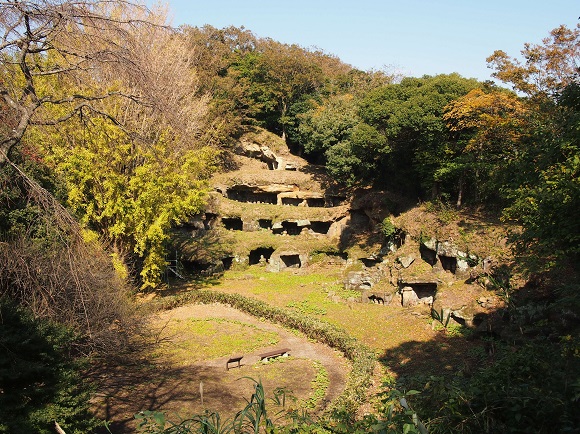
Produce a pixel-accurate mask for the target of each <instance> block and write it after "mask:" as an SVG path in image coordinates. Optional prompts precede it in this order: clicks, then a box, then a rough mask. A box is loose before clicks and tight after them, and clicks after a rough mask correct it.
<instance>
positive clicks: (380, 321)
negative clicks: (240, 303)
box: [214, 266, 435, 354]
mask: <svg viewBox="0 0 580 434" xmlns="http://www.w3.org/2000/svg"><path fill="white" fill-rule="evenodd" d="M340 275H341V274H340V272H337V271H336V270H332V269H328V270H326V269H324V268H317V269H316V270H311V271H309V273H308V274H304V273H293V272H292V271H288V270H287V271H283V272H280V273H270V272H267V271H265V270H264V268H263V267H257V266H252V267H248V268H247V269H246V270H243V271H228V272H227V273H226V274H225V276H224V279H223V280H221V281H220V283H219V284H218V285H217V286H215V287H214V289H215V290H218V291H222V292H226V293H231V294H240V295H243V296H246V297H253V298H256V299H258V300H261V301H264V302H266V303H268V304H270V305H272V306H276V307H289V308H291V309H294V310H297V311H298V312H301V313H305V314H308V315H311V316H314V317H316V318H319V319H323V320H325V321H327V322H329V323H331V324H334V325H336V326H339V327H342V328H344V329H345V330H346V331H347V332H348V333H349V334H351V335H352V336H353V337H355V338H357V339H359V340H360V341H361V342H363V343H365V344H366V345H368V346H370V347H371V348H373V349H374V350H376V351H377V353H379V354H382V353H383V352H385V351H388V350H390V349H392V348H395V347H397V346H399V345H401V344H402V343H404V342H407V341H411V340H413V341H427V340H429V339H432V338H433V336H434V334H435V332H434V331H433V330H432V327H431V319H430V315H429V311H428V309H426V308H425V307H419V306H418V307H416V308H402V307H401V306H400V305H398V303H396V302H395V303H394V304H392V305H386V306H384V305H377V304H370V303H364V304H363V303H348V302H346V299H347V298H348V297H351V296H353V295H354V293H353V291H346V290H344V287H343V285H342V280H341V279H340ZM329 292H332V293H334V294H337V295H339V296H340V297H341V298H342V301H341V302H335V301H333V300H331V299H330V298H329V297H328V294H329Z"/></svg>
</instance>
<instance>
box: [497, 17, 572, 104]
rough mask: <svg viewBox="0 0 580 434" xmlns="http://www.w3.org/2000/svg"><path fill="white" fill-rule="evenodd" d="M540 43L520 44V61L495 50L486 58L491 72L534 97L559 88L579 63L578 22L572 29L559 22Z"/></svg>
mask: <svg viewBox="0 0 580 434" xmlns="http://www.w3.org/2000/svg"><path fill="white" fill-rule="evenodd" d="M542 43H543V45H533V44H529V43H526V44H525V45H524V49H523V50H522V52H521V53H522V55H523V57H524V59H525V63H524V64H522V63H521V62H520V61H518V60H517V59H514V58H510V57H509V56H508V55H507V54H506V53H505V52H504V51H501V50H498V51H495V52H494V53H493V54H492V55H491V56H490V57H488V58H487V62H488V64H489V67H491V68H493V69H495V72H494V73H493V74H492V75H493V76H494V77H495V78H497V79H499V80H501V81H503V82H504V83H510V84H511V85H512V86H513V88H514V90H516V91H519V92H523V93H524V94H526V95H528V96H533V97H534V98H537V97H540V96H551V95H555V94H556V93H557V92H559V91H562V90H563V89H564V87H566V86H567V85H569V84H571V82H572V81H571V80H572V78H573V77H574V74H575V73H576V72H577V71H578V67H579V65H580V24H577V25H576V28H575V29H568V28H567V27H566V26H560V27H558V28H556V29H554V30H552V31H551V32H550V36H549V37H547V38H545V39H544V40H543V41H542Z"/></svg>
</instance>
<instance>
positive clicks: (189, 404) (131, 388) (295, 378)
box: [94, 304, 350, 434]
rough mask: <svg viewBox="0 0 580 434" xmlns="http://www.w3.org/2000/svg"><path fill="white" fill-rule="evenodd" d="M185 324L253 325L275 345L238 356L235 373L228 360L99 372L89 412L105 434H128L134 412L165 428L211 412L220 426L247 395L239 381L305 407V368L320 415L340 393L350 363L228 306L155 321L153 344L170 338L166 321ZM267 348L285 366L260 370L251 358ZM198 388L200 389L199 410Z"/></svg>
mask: <svg viewBox="0 0 580 434" xmlns="http://www.w3.org/2000/svg"><path fill="white" fill-rule="evenodd" d="M190 318H195V319H198V320H199V319H210V318H213V319H215V318H219V319H225V320H230V321H238V322H241V323H244V324H250V325H254V326H256V327H258V328H259V329H261V330H266V331H271V332H275V333H276V334H277V336H278V337H279V341H278V342H277V344H276V345H272V346H265V347H262V348H256V349H255V350H254V351H251V352H249V353H246V354H244V357H243V359H242V363H241V367H240V368H239V369H238V368H233V369H230V370H226V367H225V365H226V361H227V359H228V358H229V356H224V357H219V358H216V359H210V360H203V361H200V362H193V363H189V364H184V365H181V366H176V365H175V364H172V363H170V362H168V361H167V360H164V359H163V358H157V359H153V360H135V363H134V364H131V365H123V366H110V365H109V366H105V367H103V371H102V372H100V373H99V372H97V373H96V375H97V376H98V377H100V382H101V384H102V386H101V387H100V389H99V394H98V396H97V397H96V399H95V401H94V407H95V410H96V412H97V415H98V416H99V417H101V418H104V419H106V420H108V421H112V423H111V424H110V428H111V431H112V432H113V433H115V434H123V433H130V432H135V427H136V423H135V420H134V415H135V414H136V413H138V412H140V411H142V410H155V411H157V410H161V411H164V412H165V413H166V414H168V415H170V416H171V418H172V420H176V418H177V419H178V418H179V417H181V416H187V415H192V414H196V413H202V412H203V411H204V410H206V409H209V410H211V411H217V412H219V413H220V415H221V416H222V418H224V417H225V418H228V417H232V416H233V415H234V414H235V412H236V411H238V410H240V409H241V408H243V406H244V403H245V401H244V399H245V398H249V396H250V394H251V393H252V391H253V383H252V382H251V381H250V380H248V379H244V378H243V377H249V378H254V379H261V380H262V383H263V385H264V388H265V390H266V392H267V394H268V396H271V394H272V391H273V390H274V389H275V388H276V387H285V388H287V389H289V390H290V391H292V394H293V395H294V396H296V397H297V398H300V399H307V398H308V396H309V395H310V393H311V385H310V382H311V381H312V380H313V378H314V376H315V374H316V371H315V369H314V367H313V365H312V361H313V360H315V361H318V362H320V363H321V364H322V365H323V366H324V368H325V369H326V371H327V373H328V378H329V382H330V384H329V386H328V389H327V391H326V396H325V397H324V400H323V402H322V403H321V404H322V407H324V406H326V405H327V404H328V403H329V402H331V401H332V400H334V399H336V398H337V397H338V396H339V395H340V393H341V392H342V391H343V389H344V386H345V384H346V380H347V376H348V373H349V371H350V363H349V362H348V360H346V358H345V357H344V356H343V355H342V353H340V352H338V351H336V350H333V349H332V348H330V347H328V346H326V345H323V344H320V343H317V342H311V341H309V340H308V339H307V338H305V337H304V336H301V335H299V334H294V333H292V332H291V331H289V330H287V329H285V328H283V327H281V326H278V325H276V324H272V323H269V322H266V321H261V320H259V319H257V318H254V317H252V316H250V315H247V314H245V313H243V312H240V311H238V310H236V309H234V308H232V307H229V306H225V305H221V304H211V305H187V306H182V307H179V308H176V309H173V310H170V311H166V312H162V313H159V314H157V315H155V316H154V317H153V318H152V319H151V327H152V329H156V328H157V329H158V330H161V333H160V337H161V338H162V339H165V340H168V342H169V343H171V339H172V337H171V336H168V334H169V332H166V331H164V330H163V326H164V325H165V324H168V323H169V322H170V321H171V320H187V319H190ZM275 348H289V349H290V355H291V356H292V357H290V358H289V359H288V361H287V362H285V363H268V364H263V363H261V362H260V358H259V354H261V353H263V352H266V351H268V350H271V349H275ZM200 383H203V388H204V403H203V404H202V403H201V395H200ZM103 432H107V431H103Z"/></svg>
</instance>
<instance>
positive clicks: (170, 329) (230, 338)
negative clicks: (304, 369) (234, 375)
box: [154, 318, 279, 365]
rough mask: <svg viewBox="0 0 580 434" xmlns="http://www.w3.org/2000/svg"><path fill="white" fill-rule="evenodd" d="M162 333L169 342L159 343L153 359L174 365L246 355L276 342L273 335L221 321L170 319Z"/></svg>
mask: <svg viewBox="0 0 580 434" xmlns="http://www.w3.org/2000/svg"><path fill="white" fill-rule="evenodd" d="M164 334H165V335H167V336H168V337H169V339H166V340H164V341H162V344H161V345H160V346H159V348H158V349H157V351H156V353H155V354H154V356H157V357H161V356H162V357H164V358H167V359H168V360H170V361H171V362H172V363H174V364H176V365H187V364H190V363H194V362H198V361H202V360H211V359H216V358H219V357H224V356H229V355H232V354H237V353H249V352H252V351H254V350H256V349H258V348H260V347H263V346H267V345H274V344H276V343H278V341H279V337H278V335H277V334H276V333H274V332H271V331H267V330H261V329H259V328H258V327H256V326H254V325H252V324H245V323H242V322H239V321H234V320H227V319H223V318H207V319H195V318H189V319H187V320H182V319H172V320H171V321H170V322H169V323H168V324H167V325H166V327H165V329H164Z"/></svg>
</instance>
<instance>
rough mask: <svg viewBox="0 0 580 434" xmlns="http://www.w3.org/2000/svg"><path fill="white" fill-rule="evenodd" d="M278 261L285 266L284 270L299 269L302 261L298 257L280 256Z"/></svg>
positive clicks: (295, 255)
mask: <svg viewBox="0 0 580 434" xmlns="http://www.w3.org/2000/svg"><path fill="white" fill-rule="evenodd" d="M280 260H281V261H282V263H283V264H284V265H285V266H286V268H300V267H301V266H302V261H300V255H297V254H293V255H280Z"/></svg>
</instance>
